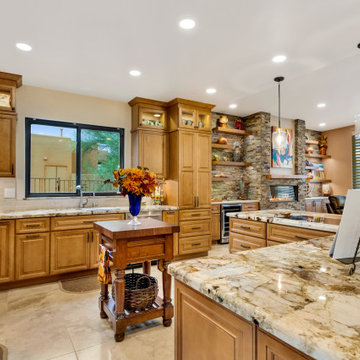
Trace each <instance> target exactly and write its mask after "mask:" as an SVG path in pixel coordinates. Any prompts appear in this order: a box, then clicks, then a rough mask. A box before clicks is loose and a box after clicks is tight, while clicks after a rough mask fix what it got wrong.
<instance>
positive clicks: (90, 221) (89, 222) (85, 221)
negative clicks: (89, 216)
mask: <svg viewBox="0 0 360 360" xmlns="http://www.w3.org/2000/svg"><path fill="white" fill-rule="evenodd" d="M93 222H94V220H84V221H83V224H92V223H93Z"/></svg>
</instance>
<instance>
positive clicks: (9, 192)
mask: <svg viewBox="0 0 360 360" xmlns="http://www.w3.org/2000/svg"><path fill="white" fill-rule="evenodd" d="M4 198H5V199H14V198H15V188H5V189H4Z"/></svg>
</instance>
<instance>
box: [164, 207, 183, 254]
mask: <svg viewBox="0 0 360 360" xmlns="http://www.w3.org/2000/svg"><path fill="white" fill-rule="evenodd" d="M162 221H165V222H167V223H170V224H174V225H179V212H178V211H175V210H167V211H163V212H162ZM173 247H174V252H173V254H174V256H177V255H179V234H178V233H174V234H173Z"/></svg>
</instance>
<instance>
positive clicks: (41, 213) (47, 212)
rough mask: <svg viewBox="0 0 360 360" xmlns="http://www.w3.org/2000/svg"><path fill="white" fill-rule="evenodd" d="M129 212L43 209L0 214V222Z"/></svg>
mask: <svg viewBox="0 0 360 360" xmlns="http://www.w3.org/2000/svg"><path fill="white" fill-rule="evenodd" d="M178 209H179V208H178V207H177V206H169V205H144V206H142V207H141V210H142V211H156V210H157V211H171V210H178ZM127 212H129V206H119V207H91V208H90V207H89V208H81V209H80V208H69V209H44V210H39V209H38V210H26V211H9V212H0V220H8V219H21V218H36V217H53V216H76V215H103V214H120V213H127Z"/></svg>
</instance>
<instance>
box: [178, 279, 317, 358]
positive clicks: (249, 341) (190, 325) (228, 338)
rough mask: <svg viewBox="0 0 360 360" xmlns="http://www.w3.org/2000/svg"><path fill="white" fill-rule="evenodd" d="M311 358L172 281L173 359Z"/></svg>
mask: <svg viewBox="0 0 360 360" xmlns="http://www.w3.org/2000/svg"><path fill="white" fill-rule="evenodd" d="M194 359H196V360H219V359H220V360H255V359H256V360H313V358H311V357H309V356H307V355H306V354H304V353H302V352H300V351H298V350H297V349H295V348H293V347H292V346H290V345H288V344H286V343H284V342H283V341H281V340H279V339H277V338H276V337H273V336H272V335H269V334H267V333H266V332H264V331H263V330H261V329H260V328H259V327H258V326H257V325H255V324H254V323H252V322H249V321H247V320H245V319H244V318H242V317H241V316H238V315H236V314H235V313H234V312H232V311H230V310H228V309H226V308H225V307H223V306H221V305H220V304H218V303H217V302H215V301H213V300H211V299H209V298H208V297H206V296H204V295H203V294H201V293H199V292H198V291H195V290H193V289H192V288H190V287H189V286H187V285H185V284H183V283H181V282H180V281H178V280H175V360H194Z"/></svg>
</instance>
